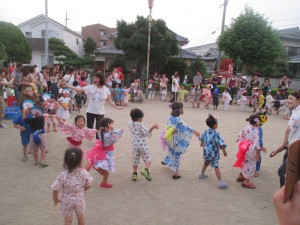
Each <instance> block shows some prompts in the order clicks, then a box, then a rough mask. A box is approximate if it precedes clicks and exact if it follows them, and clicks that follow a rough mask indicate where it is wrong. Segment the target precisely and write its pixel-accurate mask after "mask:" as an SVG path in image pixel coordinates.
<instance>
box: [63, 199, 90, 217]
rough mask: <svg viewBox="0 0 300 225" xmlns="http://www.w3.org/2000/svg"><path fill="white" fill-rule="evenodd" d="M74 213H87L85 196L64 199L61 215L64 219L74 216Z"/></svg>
mask: <svg viewBox="0 0 300 225" xmlns="http://www.w3.org/2000/svg"><path fill="white" fill-rule="evenodd" d="M73 211H75V213H76V215H80V214H83V213H84V212H85V199H84V196H73V197H63V198H62V203H61V214H62V215H63V216H64V217H70V216H73Z"/></svg>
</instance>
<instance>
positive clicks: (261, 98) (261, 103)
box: [258, 89, 265, 113]
mask: <svg viewBox="0 0 300 225" xmlns="http://www.w3.org/2000/svg"><path fill="white" fill-rule="evenodd" d="M258 95H259V97H258V108H259V112H260V113H261V110H262V108H263V106H264V104H265V96H264V95H263V90H262V89H260V90H259V91H258Z"/></svg>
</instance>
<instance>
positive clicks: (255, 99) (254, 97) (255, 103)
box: [251, 87, 259, 112]
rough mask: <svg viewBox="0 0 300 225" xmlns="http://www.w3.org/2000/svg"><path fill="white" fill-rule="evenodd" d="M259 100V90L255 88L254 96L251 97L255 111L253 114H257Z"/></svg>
mask: <svg viewBox="0 0 300 225" xmlns="http://www.w3.org/2000/svg"><path fill="white" fill-rule="evenodd" d="M258 98H259V94H258V88H257V87H255V88H253V90H252V95H251V105H252V107H253V111H252V112H256V107H257V103H258Z"/></svg>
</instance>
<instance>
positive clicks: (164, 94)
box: [161, 87, 167, 102]
mask: <svg viewBox="0 0 300 225" xmlns="http://www.w3.org/2000/svg"><path fill="white" fill-rule="evenodd" d="M161 100H162V101H163V102H165V101H167V88H166V87H162V89H161Z"/></svg>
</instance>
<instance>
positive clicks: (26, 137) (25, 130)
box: [12, 104, 32, 162]
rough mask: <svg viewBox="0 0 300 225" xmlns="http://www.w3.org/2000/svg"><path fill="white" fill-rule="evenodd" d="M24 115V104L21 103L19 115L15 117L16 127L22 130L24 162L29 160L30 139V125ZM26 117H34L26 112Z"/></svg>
mask: <svg viewBox="0 0 300 225" xmlns="http://www.w3.org/2000/svg"><path fill="white" fill-rule="evenodd" d="M22 116H23V106H22V104H21V105H20V112H19V113H18V114H17V116H16V117H15V118H14V119H13V121H12V122H13V124H14V127H15V128H17V129H19V130H20V136H21V143H22V146H23V158H22V162H27V160H28V157H27V147H28V144H29V141H30V134H31V132H30V126H29V125H28V124H27V123H25V121H24V120H23V118H22ZM26 118H32V116H31V114H29V113H27V112H26Z"/></svg>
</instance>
